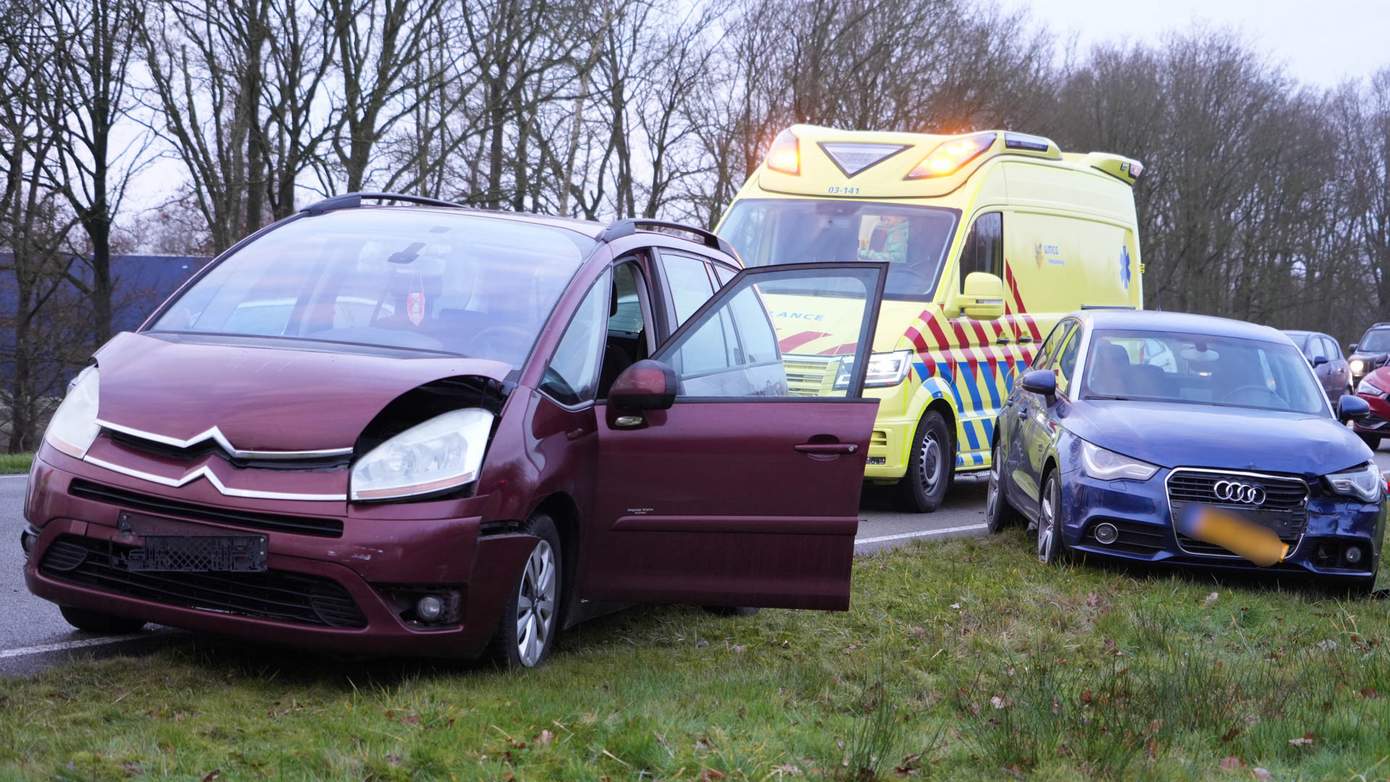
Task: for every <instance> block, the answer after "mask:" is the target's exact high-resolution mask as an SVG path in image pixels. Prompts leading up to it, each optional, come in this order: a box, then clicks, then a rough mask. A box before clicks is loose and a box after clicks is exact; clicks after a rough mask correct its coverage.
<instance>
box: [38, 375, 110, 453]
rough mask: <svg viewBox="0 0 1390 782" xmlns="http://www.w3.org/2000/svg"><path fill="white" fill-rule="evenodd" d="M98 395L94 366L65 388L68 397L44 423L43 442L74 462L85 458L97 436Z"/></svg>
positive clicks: (98, 388)
mask: <svg viewBox="0 0 1390 782" xmlns="http://www.w3.org/2000/svg"><path fill="white" fill-rule="evenodd" d="M100 392H101V383H100V378H99V377H98V375H97V368H96V367H95V366H90V367H87V368H86V369H84V370H82V371H81V372H79V373H78V374H77V377H76V378H74V379H73V381H72V384H71V385H69V386H68V395H67V396H65V397H63V401H62V403H61V404H59V405H58V409H57V411H55V412H54V413H53V418H52V419H51V420H50V421H49V422H48V429H46V430H44V433H43V439H44V440H46V441H48V444H49V445H51V446H53V447H54V448H57V449H58V450H59V451H62V452H63V453H65V454H67V455H68V456H71V457H72V458H74V459H81V458H82V457H84V456H86V455H87V449H88V448H91V447H92V443H94V442H96V439H97V435H99V434H101V426H100V425H98V424H97V403H98V399H99V397H100Z"/></svg>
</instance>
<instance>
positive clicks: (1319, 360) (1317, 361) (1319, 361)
mask: <svg viewBox="0 0 1390 782" xmlns="http://www.w3.org/2000/svg"><path fill="white" fill-rule="evenodd" d="M1308 363H1309V364H1312V365H1313V368H1314V369H1316V368H1317V367H1320V366H1322V365H1323V364H1326V363H1327V356H1313V357H1312V358H1310V359H1308Z"/></svg>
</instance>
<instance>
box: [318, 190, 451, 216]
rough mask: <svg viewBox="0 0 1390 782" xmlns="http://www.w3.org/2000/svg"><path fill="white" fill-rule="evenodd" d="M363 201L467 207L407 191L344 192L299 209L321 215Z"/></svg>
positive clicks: (353, 205)
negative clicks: (411, 193)
mask: <svg viewBox="0 0 1390 782" xmlns="http://www.w3.org/2000/svg"><path fill="white" fill-rule="evenodd" d="M363 201H401V202H404V203H407V204H419V205H420V206H445V207H449V208H452V209H467V208H468V207H466V206H464V205H463V204H456V203H454V202H453V201H444V200H441V199H438V198H427V197H425V196H417V195H410V194H409V193H344V194H343V195H336V196H329V197H328V198H325V199H323V200H322V201H319V202H318V203H315V204H310V205H309V206H306V207H304V208H303V209H301V210H299V211H301V212H304V213H305V214H310V215H321V214H324V213H326V212H336V211H337V210H339V209H357V208H358V207H360V206H362V202H363Z"/></svg>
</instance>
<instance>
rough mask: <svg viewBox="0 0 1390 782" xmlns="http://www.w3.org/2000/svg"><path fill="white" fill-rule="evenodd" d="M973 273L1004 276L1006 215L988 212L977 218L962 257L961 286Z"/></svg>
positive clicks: (966, 240) (962, 286) (966, 241)
mask: <svg viewBox="0 0 1390 782" xmlns="http://www.w3.org/2000/svg"><path fill="white" fill-rule="evenodd" d="M971 272H985V273H986V274H993V275H994V276H996V277H1002V276H1003V275H1004V215H1003V214H1002V213H1000V212H987V213H985V214H982V215H980V216H979V217H977V218H975V224H974V225H972V226H971V227H970V235H969V236H967V237H966V239H965V249H964V250H962V251H961V256H960V284H961V289H962V290H964V286H965V278H966V277H967V276H968V275H969V274H970V273H971Z"/></svg>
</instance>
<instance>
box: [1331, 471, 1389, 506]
mask: <svg viewBox="0 0 1390 782" xmlns="http://www.w3.org/2000/svg"><path fill="white" fill-rule="evenodd" d="M1327 485H1328V486H1331V487H1332V491H1334V492H1336V493H1338V494H1344V495H1346V496H1348V497H1356V498H1358V499H1361V500H1365V501H1366V502H1379V501H1380V492H1381V489H1382V488H1383V486H1382V481H1381V477H1380V468H1379V467H1377V466H1376V463H1375V462H1367V463H1365V464H1363V465H1361V466H1360V467H1357V468H1356V469H1355V470H1347V471H1346V472H1334V473H1332V474H1331V475H1329V476H1327Z"/></svg>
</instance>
